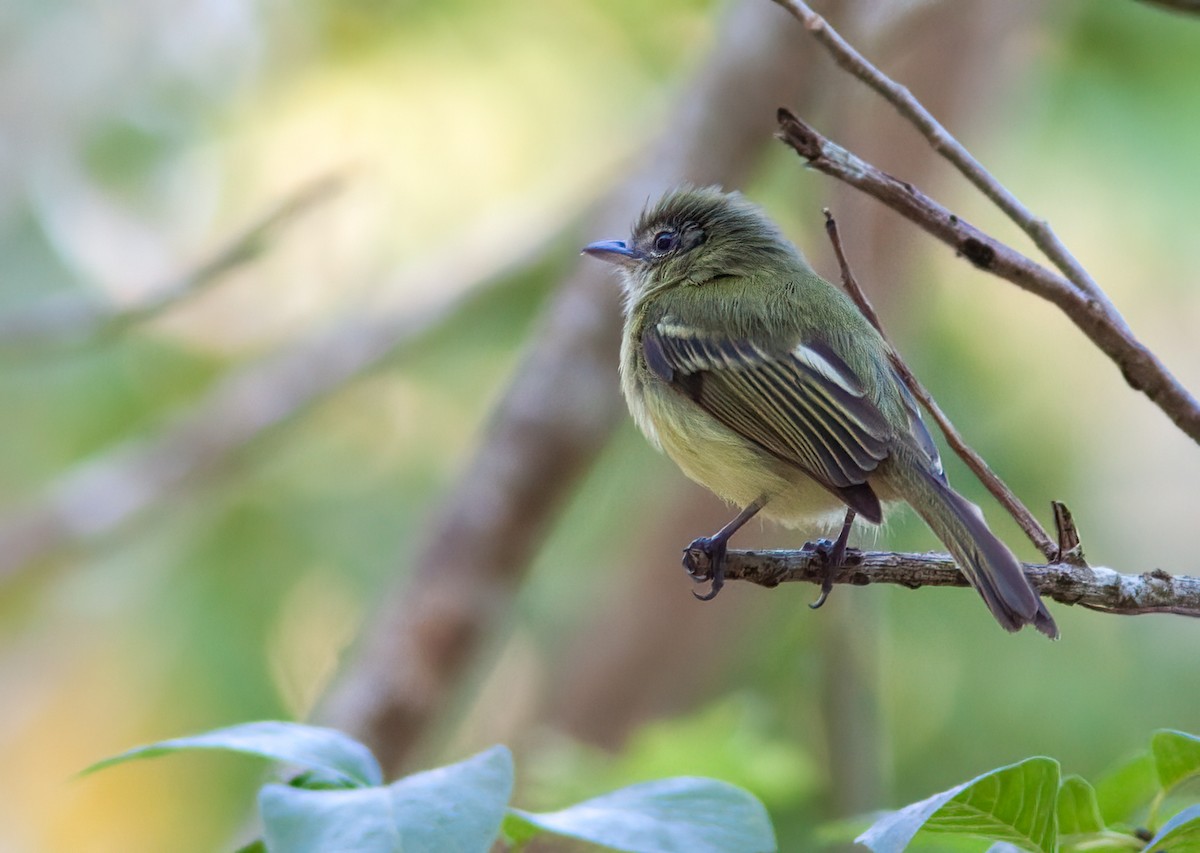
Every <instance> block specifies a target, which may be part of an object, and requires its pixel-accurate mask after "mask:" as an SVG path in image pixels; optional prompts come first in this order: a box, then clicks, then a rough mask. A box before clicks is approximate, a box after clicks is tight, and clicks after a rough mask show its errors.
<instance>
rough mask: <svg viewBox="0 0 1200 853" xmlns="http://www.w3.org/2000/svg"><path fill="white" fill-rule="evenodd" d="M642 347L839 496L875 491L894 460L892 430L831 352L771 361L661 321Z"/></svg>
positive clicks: (807, 350) (692, 391) (722, 416)
mask: <svg viewBox="0 0 1200 853" xmlns="http://www.w3.org/2000/svg"><path fill="white" fill-rule="evenodd" d="M642 347H643V352H644V354H645V358H646V363H647V364H648V365H649V367H650V369H651V370H652V371H653V372H654V373H655V374H656V375H658V376H659V378H661V379H663V380H664V381H666V382H668V383H670V384H671V385H672V386H674V387H675V388H676V389H677V390H679V391H680V392H682V393H684V394H686V395H688V396H689V397H691V398H692V400H694V401H695V402H696V404H697V405H699V406H700V407H701V408H703V409H704V410H705V411H707V412H708V413H709V414H710V415H712V416H713V417H714V418H716V419H717V420H718V421H720V422H721V423H722V424H724V425H725V426H726V427H728V428H729V429H731V430H733V431H734V432H736V433H738V434H740V435H741V436H743V437H744V438H746V439H748V440H749V441H752V442H753V443H754V444H756V445H758V446H759V447H761V448H762V449H763V450H765V451H767V452H768V453H770V454H772V455H774V456H775V457H777V458H779V459H781V460H783V461H784V462H787V463H789V464H792V465H795V466H797V467H799V468H800V469H802V470H803V471H804V472H805V473H806V474H808V475H809V476H810V477H812V478H813V479H815V480H816V481H817V482H819V483H821V484H822V485H824V486H825V487H826V488H829V489H830V490H832V491H834V492H837V493H842V492H843V491H844V490H846V489H854V487H857V486H860V485H861V484H864V483H866V481H867V477H868V475H869V474H870V472H872V471H873V470H875V468H876V466H878V464H879V463H880V462H881V461H882V460H883V459H885V458H886V457H887V455H888V439H889V437H890V436H891V434H892V432H893V430H892V428H891V427H890V426H889V425H888V423H887V421H886V420H885V418H884V416H883V414H882V413H881V412H880V411H879V409H878V408H877V407H876V406H875V404H874V403H873V402H871V400H870V399H868V397H867V395H866V393H865V391H864V389H863V386H862V383H861V382H860V381H859V379H858V377H856V376H855V375H854V372H853V371H852V370H851V369H850V368H849V366H848V365H846V363H845V362H844V361H843V360H842V359H841V358H839V357H838V356H837V355H836V354H835V353H834V352H833V351H832V350H830V349H829V348H828V347H827V346H824V345H822V344H819V343H812V344H807V345H805V344H801V345H797V346H796V347H794V348H793V349H792V350H790V351H788V352H784V353H770V352H766V351H764V350H763V349H762V348H760V347H758V346H757V345H755V344H753V343H750V342H747V341H737V340H730V339H725V338H721V337H718V336H713V335H708V334H704V333H700V332H697V331H696V330H693V329H689V328H686V327H682V326H679V325H676V324H672V323H669V322H660V323H658V324H656V325H651V326H648V327H647V328H646V330H645V331H644V333H643V335H642ZM843 497H845V496H844V495H843ZM848 502H850V503H851V505H852V506H853V505H854V503H853V502H851V501H849V500H848ZM875 506H876V508H877V507H878V503H877V502H876V503H875ZM867 514H868V515H870V514H871V513H867Z"/></svg>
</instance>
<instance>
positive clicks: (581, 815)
mask: <svg viewBox="0 0 1200 853" xmlns="http://www.w3.org/2000/svg"><path fill="white" fill-rule="evenodd" d="M533 828H537V829H541V830H545V831H549V832H553V833H556V834H558V835H565V836H568V837H571V838H578V839H582V840H583V841H590V842H592V843H593V844H601V845H604V846H606V847H610V848H613V849H616V850H623V851H629V853H643V852H644V853H768V851H773V850H775V849H776V845H775V833H774V830H773V829H772V828H771V821H770V819H769V818H768V817H767V810H766V809H765V808H764V807H763V805H762V803H760V802H759V801H758V800H757V799H755V798H754V797H753V796H752V795H751V794H749V793H748V792H747V791H744V790H742V789H741V788H737V787H735V786H733V785H730V784H728V783H725V782H720V781H717V780H715V779H704V778H697V777H690V776H681V777H676V778H673V779H660V780H658V781H654V782H643V783H641V784H638V785H630V786H629V787H627V788H621V789H620V790H617V791H613V792H612V793H610V794H604V795H602V796H599V797H594V798H592V799H590V800H585V801H584V802H582V803H578V804H577V805H574V806H571V807H569V808H565V809H563V810H561V811H556V812H545V813H535V812H526V811H521V810H520V809H509V818H508V819H507V820H506V821H505V834H506V835H508V836H509V837H510V838H528V837H529V836H530V834H531V830H532V829H533Z"/></svg>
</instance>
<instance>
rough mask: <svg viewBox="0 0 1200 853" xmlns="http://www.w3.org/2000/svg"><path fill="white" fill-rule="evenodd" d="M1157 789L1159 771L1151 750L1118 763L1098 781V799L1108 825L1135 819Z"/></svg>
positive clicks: (1152, 797)
mask: <svg viewBox="0 0 1200 853" xmlns="http://www.w3.org/2000/svg"><path fill="white" fill-rule="evenodd" d="M1157 793H1158V772H1157V770H1156V769H1155V766H1154V756H1152V755H1150V753H1148V752H1146V753H1142V754H1141V755H1138V756H1136V757H1134V758H1131V759H1129V760H1128V761H1125V762H1124V763H1122V764H1119V765H1118V766H1117V767H1116V768H1115V769H1113V770H1110V771H1109V772H1108V773H1105V774H1104V776H1102V777H1101V778H1100V779H1099V781H1097V782H1096V802H1097V804H1098V805H1099V806H1100V815H1101V817H1103V818H1104V822H1105V823H1106V824H1108V825H1109V826H1112V825H1113V824H1117V823H1133V822H1134V819H1135V818H1136V817H1137V814H1138V812H1139V811H1141V809H1142V808H1144V807H1145V806H1146V804H1147V803H1149V802H1150V801H1151V800H1152V799H1154V795H1155V794H1157Z"/></svg>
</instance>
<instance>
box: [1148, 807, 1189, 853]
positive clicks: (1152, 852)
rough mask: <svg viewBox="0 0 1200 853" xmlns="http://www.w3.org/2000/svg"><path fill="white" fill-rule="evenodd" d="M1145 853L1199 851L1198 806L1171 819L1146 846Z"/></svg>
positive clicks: (1187, 852)
mask: <svg viewBox="0 0 1200 853" xmlns="http://www.w3.org/2000/svg"><path fill="white" fill-rule="evenodd" d="M1145 850H1146V853H1197V851H1200V806H1191V807H1189V808H1186V809H1184V810H1183V811H1181V812H1180V813H1179V814H1177V815H1175V817H1173V818H1171V819H1170V820H1169V821H1167V822H1166V823H1165V824H1163V828H1162V829H1160V830H1159V831H1158V834H1157V835H1155V836H1154V837H1153V838H1151V839H1150V841H1149V843H1147V844H1146V848H1145Z"/></svg>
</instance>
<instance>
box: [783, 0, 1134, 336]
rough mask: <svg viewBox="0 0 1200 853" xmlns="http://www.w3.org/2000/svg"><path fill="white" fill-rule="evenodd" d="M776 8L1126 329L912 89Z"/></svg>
mask: <svg viewBox="0 0 1200 853" xmlns="http://www.w3.org/2000/svg"><path fill="white" fill-rule="evenodd" d="M775 2H776V3H778V4H779V5H780V6H782V7H783V8H784V9H786V10H787V11H789V12H791V13H792V14H793V15H794V16H795V17H796V18H798V19H799V20H800V21H801V23H803V24H804V26H805V28H806V29H807V30H808V31H809V32H811V33H812V34H813V37H814V38H816V40H817V41H818V42H820V43H821V44H822V45H823V46H824V47H825V48H826V49H827V50H828V51H829V53H830V55H831V56H833V58H834V61H836V62H837V64H838V65H840V66H841V67H842V68H844V69H845V70H846V71H848V72H849V73H850V74H852V75H854V76H855V77H857V78H858V79H859V80H862V81H863V82H864V83H866V84H867V85H868V86H870V87H871V88H872V89H874V90H875V91H876V92H878V93H879V94H880V95H881V96H882V97H883V98H884V100H886V101H887V102H888V103H889V104H891V105H892V106H893V107H895V108H896V111H897V112H899V113H900V115H902V116H903V117H904V118H906V119H908V121H909V122H910V123H911V124H912V125H913V126H914V127H916V128H917V129H918V130H919V131H920V132H921V133H922V135H924V136H925V138H926V139H927V140H929V144H930V145H931V146H933V149H934V150H935V151H937V152H938V153H939V154H941V155H942V156H943V157H945V158H946V159H947V160H949V161H950V162H951V163H953V164H954V166H955V168H957V169H958V171H959V172H961V173H962V175H963V176H964V177H965V178H966V179H967V180H969V181H970V182H971V183H972V184H974V185H975V187H976V188H977V189H978V190H979V191H980V192H982V193H983V194H984V195H985V196H987V197H988V198H989V199H991V200H992V202H993V203H995V205H996V206H997V207H999V208H1000V209H1001V210H1002V211H1004V213H1005V214H1006V215H1007V216H1008V217H1009V218H1010V219H1011V220H1012V221H1013V222H1015V223H1016V224H1017V225H1018V226H1020V228H1021V230H1023V231H1024V232H1025V233H1026V234H1028V235H1029V237H1030V239H1032V240H1033V242H1034V244H1035V245H1036V246H1037V247H1038V248H1039V249H1041V250H1042V252H1043V253H1044V254H1045V255H1046V257H1047V258H1049V259H1050V260H1051V261H1052V262H1053V263H1054V265H1055V266H1056V267H1058V268H1059V270H1061V271H1062V273H1063V275H1065V276H1066V277H1067V278H1068V279H1069V280H1070V281H1072V282H1073V283H1074V284H1075V286H1076V287H1078V288H1079V289H1080V290H1081V291H1083V292H1084V293H1086V294H1088V295H1089V296H1091V297H1092V298H1093V299H1095V300H1097V301H1098V302H1100V303H1101V304H1102V305H1103V306H1104V309H1105V311H1106V313H1108V314H1109V315H1110V318H1111V319H1112V321H1113V323H1114V324H1115V325H1118V326H1120V327H1123V328H1125V330H1126V331H1128V327H1127V326H1126V325H1125V321H1124V319H1123V318H1122V317H1121V315H1120V314H1119V313H1118V312H1117V310H1116V308H1115V307H1113V305H1112V303H1111V302H1110V301H1109V299H1108V296H1107V295H1106V294H1105V293H1104V291H1102V290H1101V289H1100V287H1099V285H1097V284H1096V282H1095V280H1094V279H1092V277H1091V276H1090V275H1089V274H1088V272H1087V270H1085V269H1084V268H1083V265H1082V264H1080V263H1079V261H1078V260H1077V259H1076V258H1075V257H1074V256H1073V255H1072V254H1071V253H1070V251H1069V250H1068V249H1067V247H1066V246H1065V245H1063V242H1062V241H1061V240H1060V239H1059V238H1058V235H1056V234H1055V233H1054V231H1052V230H1051V228H1050V225H1049V224H1048V223H1047V222H1046V221H1045V220H1044V219H1038V218H1037V217H1036V216H1034V215H1033V213H1032V212H1031V211H1030V210H1029V209H1028V208H1026V207H1025V206H1024V205H1023V204H1021V202H1020V201H1018V200H1017V198H1016V196H1014V195H1013V194H1012V193H1011V192H1009V191H1008V189H1007V188H1006V187H1004V185H1002V184H1001V183H1000V182H999V181H997V180H996V179H995V178H994V177H992V175H991V174H990V173H989V172H988V171H987V169H985V168H984V167H983V164H981V163H980V162H979V161H978V160H976V159H975V157H974V156H973V155H972V154H971V152H970V151H968V150H967V149H966V147H965V146H964V145H963V144H962V143H961V142H959V141H958V140H957V139H955V138H954V137H953V136H952V135H951V134H950V132H949V131H948V130H946V128H944V127H942V125H941V123H940V122H939V121H938V120H937V119H936V118H934V117H933V114H932V113H930V112H929V110H927V109H925V107H924V105H922V104H921V102H920V101H918V100H917V99H916V98H915V97H913V95H912V93H911V92H910V91H908V89H907V88H906V87H904V86H901V85H900V84H899V83H897V82H896V81H894V80H892V79H891V78H890V77H888V76H887V75H886V74H884V73H883V72H882V71H880V70H879V69H878V68H876V67H875V66H874V65H872V64H871V62H870V61H868V60H867V58H866V57H864V56H863V55H862V54H861V53H859V52H858V51H857V50H855V49H854V47H853V46H852V45H851V44H850V43H849V42H847V41H846V40H845V39H844V38H842V36H841V34H840V33H838V31H837V30H835V29H834V28H833V27H831V26H830V25H829V22H828V21H826V20H825V19H824V18H822V17H821V16H820V15H818V14H817V13H816V12H814V11H813V10H812V8H811V7H809V5H808V4H807V3H804V2H803V0H775Z"/></svg>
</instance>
